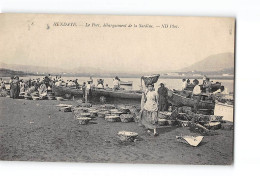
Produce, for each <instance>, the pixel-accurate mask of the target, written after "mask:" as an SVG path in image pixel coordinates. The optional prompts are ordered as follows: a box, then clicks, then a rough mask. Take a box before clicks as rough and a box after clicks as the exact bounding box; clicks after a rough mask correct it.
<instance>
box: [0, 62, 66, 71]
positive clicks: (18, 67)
mask: <svg viewBox="0 0 260 176" xmlns="http://www.w3.org/2000/svg"><path fill="white" fill-rule="evenodd" d="M0 68H5V69H10V70H16V71H23V72H26V73H37V72H38V73H62V72H64V71H65V69H61V68H57V67H41V66H34V65H19V64H5V63H0Z"/></svg>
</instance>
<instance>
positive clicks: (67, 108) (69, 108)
mask: <svg viewBox="0 0 260 176" xmlns="http://www.w3.org/2000/svg"><path fill="white" fill-rule="evenodd" d="M60 111H62V112H72V111H71V107H63V108H60Z"/></svg>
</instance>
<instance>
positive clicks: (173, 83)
mask: <svg viewBox="0 0 260 176" xmlns="http://www.w3.org/2000/svg"><path fill="white" fill-rule="evenodd" d="M29 78H31V79H35V78H37V76H31V77H21V79H24V80H28V79H29ZM99 78H100V77H93V80H94V84H97V79H99ZM62 79H63V80H64V81H67V80H74V79H76V77H63V78H62ZM77 79H78V82H79V84H82V83H83V82H86V81H87V80H89V77H77ZM102 79H104V85H106V84H108V86H109V87H112V85H113V84H112V83H113V78H102ZM120 79H121V80H122V81H133V88H132V89H133V90H139V89H140V87H141V79H140V78H120ZM199 81H200V83H202V79H200V80H199ZM212 81H214V82H216V81H219V82H221V83H222V85H224V86H225V87H226V88H227V89H228V91H229V92H233V80H214V79H212ZM161 82H162V83H164V84H165V86H166V87H167V88H169V89H177V90H178V89H181V85H182V79H169V78H167V79H161V78H159V80H158V82H157V83H156V84H155V88H156V89H157V88H158V86H159V84H160V83H161ZM191 82H192V79H191Z"/></svg>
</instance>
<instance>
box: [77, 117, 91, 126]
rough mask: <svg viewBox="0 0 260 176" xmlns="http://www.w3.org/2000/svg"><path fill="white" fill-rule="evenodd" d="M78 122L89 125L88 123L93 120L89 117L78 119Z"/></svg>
mask: <svg viewBox="0 0 260 176" xmlns="http://www.w3.org/2000/svg"><path fill="white" fill-rule="evenodd" d="M77 120H78V121H79V124H80V125H87V124H88V122H89V121H90V120H91V118H89V117H79V118H77Z"/></svg>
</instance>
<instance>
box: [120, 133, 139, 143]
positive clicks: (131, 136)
mask: <svg viewBox="0 0 260 176" xmlns="http://www.w3.org/2000/svg"><path fill="white" fill-rule="evenodd" d="M117 135H118V137H119V139H120V140H121V141H123V142H125V141H129V142H134V141H135V139H136V138H137V137H138V133H136V132H130V131H119V132H118V133H117Z"/></svg>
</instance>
